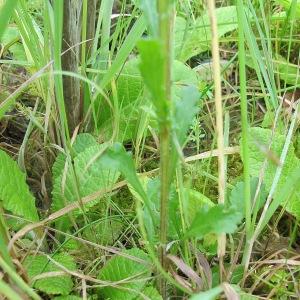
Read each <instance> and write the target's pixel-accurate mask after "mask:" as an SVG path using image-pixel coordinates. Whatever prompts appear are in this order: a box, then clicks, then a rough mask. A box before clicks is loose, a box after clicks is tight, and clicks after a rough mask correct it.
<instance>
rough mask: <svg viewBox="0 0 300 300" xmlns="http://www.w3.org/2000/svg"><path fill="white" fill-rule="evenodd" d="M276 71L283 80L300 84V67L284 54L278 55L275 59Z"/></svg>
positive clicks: (292, 83) (296, 84)
mask: <svg viewBox="0 0 300 300" xmlns="http://www.w3.org/2000/svg"><path fill="white" fill-rule="evenodd" d="M274 66H275V73H277V72H278V73H279V77H280V79H281V80H283V81H285V82H286V83H287V84H291V85H295V86H300V68H299V66H298V65H295V64H291V63H289V62H288V61H287V60H286V59H285V58H283V57H282V56H278V57H277V60H276V61H274Z"/></svg>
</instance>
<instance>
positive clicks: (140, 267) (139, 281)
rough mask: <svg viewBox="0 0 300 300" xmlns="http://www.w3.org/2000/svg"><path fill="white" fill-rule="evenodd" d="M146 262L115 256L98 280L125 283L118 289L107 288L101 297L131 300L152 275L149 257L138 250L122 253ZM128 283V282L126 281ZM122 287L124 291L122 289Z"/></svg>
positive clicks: (102, 290)
mask: <svg viewBox="0 0 300 300" xmlns="http://www.w3.org/2000/svg"><path fill="white" fill-rule="evenodd" d="M122 253H123V254H127V255H130V256H133V257H135V258H137V259H140V260H142V261H144V263H142V262H138V261H135V260H132V259H130V258H126V257H124V256H120V255H115V256H114V257H113V258H111V259H110V260H109V261H108V262H107V263H106V265H104V267H103V268H102V269H101V271H100V273H99V276H98V278H99V279H101V280H106V281H111V282H112V283H114V282H118V281H123V282H122V283H119V284H118V286H117V287H114V286H107V287H104V288H102V289H101V295H102V296H103V297H104V298H105V299H110V300H131V299H134V298H136V296H137V295H138V294H139V292H140V291H142V289H143V288H144V286H145V285H146V283H147V280H149V278H150V275H151V269H150V267H149V258H148V255H147V254H146V253H145V252H143V251H142V250H140V249H138V248H133V249H130V250H124V251H122ZM127 278H128V281H127V282H126V279H127ZM122 287H123V288H124V289H122Z"/></svg>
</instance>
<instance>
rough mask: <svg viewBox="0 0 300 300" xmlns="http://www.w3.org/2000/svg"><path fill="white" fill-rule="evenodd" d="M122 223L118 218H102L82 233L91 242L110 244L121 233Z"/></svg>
mask: <svg viewBox="0 0 300 300" xmlns="http://www.w3.org/2000/svg"><path fill="white" fill-rule="evenodd" d="M122 228H123V224H122V222H121V221H118V220H114V219H112V220H109V219H108V220H104V221H102V222H99V223H97V224H95V225H91V227H89V228H86V229H85V230H84V231H83V235H84V236H85V238H86V239H88V240H89V241H91V242H95V243H98V244H101V245H112V244H113V243H114V242H115V241H116V240H117V239H118V237H119V236H120V234H121V233H122Z"/></svg>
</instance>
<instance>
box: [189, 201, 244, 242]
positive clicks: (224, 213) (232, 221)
mask: <svg viewBox="0 0 300 300" xmlns="http://www.w3.org/2000/svg"><path fill="white" fill-rule="evenodd" d="M240 221H241V214H240V213H239V211H238V210H236V209H235V208H234V207H230V208H226V207H225V206H224V205H221V204H218V205H215V206H213V207H211V208H209V209H208V210H202V211H200V212H198V213H197V214H196V217H195V219H194V221H193V223H192V224H191V226H190V228H189V229H188V231H187V233H186V237H196V238H203V237H204V236H205V235H206V234H209V233H215V234H221V233H233V232H234V231H235V230H236V228H237V224H238V223H239V222H240Z"/></svg>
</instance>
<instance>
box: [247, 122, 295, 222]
mask: <svg viewBox="0 0 300 300" xmlns="http://www.w3.org/2000/svg"><path fill="white" fill-rule="evenodd" d="M249 135H250V140H249V150H250V151H249V153H250V161H249V163H250V166H251V168H250V175H251V176H253V177H259V176H260V172H261V169H262V167H263V163H264V161H265V159H266V158H267V166H266V169H265V172H264V174H265V175H264V184H265V187H266V190H267V191H269V190H270V188H271V186H272V183H273V180H274V176H275V172H276V169H277V163H278V160H279V157H280V155H281V152H282V149H283V146H284V143H285V136H284V135H281V134H278V133H275V135H274V138H273V142H272V146H271V152H268V151H267V149H268V145H269V144H270V138H271V136H272V131H271V130H270V129H263V128H259V127H253V128H251V129H250V131H249ZM298 167H300V161H299V159H298V158H297V156H296V155H295V150H294V146H293V145H292V144H291V145H290V147H289V149H288V153H287V156H286V160H285V162H284V165H283V167H282V171H281V176H280V180H279V182H278V185H277V188H276V191H275V193H274V199H275V200H276V199H277V197H279V195H280V191H281V190H282V188H283V187H284V185H285V183H286V182H287V181H288V180H289V177H290V176H291V174H292V173H293V171H294V170H296V169H297V168H298ZM279 200H280V199H279ZM282 201H283V200H282ZM299 203H300V188H299V187H298V188H297V189H296V190H295V192H294V194H293V195H292V196H291V197H290V198H289V200H288V202H287V203H285V202H283V203H281V205H284V207H285V208H286V210H287V211H288V212H289V213H291V214H293V215H294V216H295V217H297V218H300V204H299Z"/></svg>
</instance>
